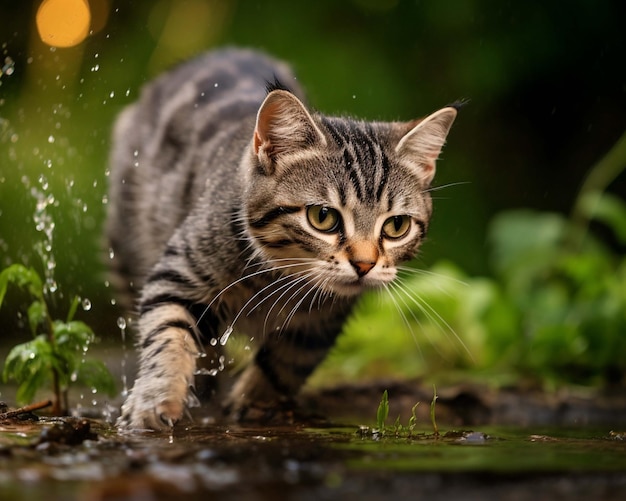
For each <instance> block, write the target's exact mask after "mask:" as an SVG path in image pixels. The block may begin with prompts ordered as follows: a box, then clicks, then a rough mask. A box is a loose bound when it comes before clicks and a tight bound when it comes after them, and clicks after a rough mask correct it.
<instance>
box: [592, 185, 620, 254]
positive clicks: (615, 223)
mask: <svg viewBox="0 0 626 501" xmlns="http://www.w3.org/2000/svg"><path fill="white" fill-rule="evenodd" d="M581 208H582V211H583V213H584V214H585V215H586V216H587V217H588V218H589V219H595V220H597V221H600V222H602V223H604V224H606V225H607V226H608V227H609V228H611V229H612V230H613V232H614V233H615V236H616V237H617V238H618V239H619V241H620V242H621V243H623V244H626V203H624V201H623V200H622V199H621V198H619V197H617V196H615V195H611V194H610V193H600V192H592V193H587V194H586V195H585V196H584V197H583V199H582V200H581Z"/></svg>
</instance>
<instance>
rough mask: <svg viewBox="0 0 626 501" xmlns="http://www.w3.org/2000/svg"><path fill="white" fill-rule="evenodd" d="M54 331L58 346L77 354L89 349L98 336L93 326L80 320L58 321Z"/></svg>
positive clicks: (62, 349)
mask: <svg viewBox="0 0 626 501" xmlns="http://www.w3.org/2000/svg"><path fill="white" fill-rule="evenodd" d="M52 331H53V336H54V341H55V343H56V345H57V347H58V348H59V349H60V350H61V351H63V352H68V353H71V352H73V353H75V354H76V355H79V354H82V353H84V352H85V351H87V349H88V348H89V345H90V344H91V343H92V342H93V341H94V340H95V337H96V336H95V334H94V332H93V330H91V327H89V326H88V325H87V324H86V323H84V322H81V321H80V320H74V321H72V322H60V321H56V322H54V325H53V329H52Z"/></svg>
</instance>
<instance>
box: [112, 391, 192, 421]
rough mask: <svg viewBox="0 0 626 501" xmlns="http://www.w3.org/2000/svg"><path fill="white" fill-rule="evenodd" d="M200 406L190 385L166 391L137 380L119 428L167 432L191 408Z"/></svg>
mask: <svg viewBox="0 0 626 501" xmlns="http://www.w3.org/2000/svg"><path fill="white" fill-rule="evenodd" d="M196 405H198V400H197V398H196V397H195V395H194V393H193V390H192V388H191V387H190V386H189V385H184V386H181V385H177V386H176V385H172V386H171V387H170V388H169V389H168V390H167V391H165V390H163V389H161V390H158V389H156V390H154V391H153V390H151V389H150V388H145V385H143V384H142V381H140V380H137V382H136V384H135V387H134V388H133V389H132V390H131V392H130V394H129V396H128V398H127V399H126V402H124V405H122V414H121V416H120V418H119V419H118V421H117V426H118V427H120V428H124V429H130V430H166V429H170V428H172V427H173V426H174V425H175V424H176V423H177V422H178V421H180V420H181V419H182V418H183V415H184V413H185V410H186V409H187V408H188V407H194V406H196Z"/></svg>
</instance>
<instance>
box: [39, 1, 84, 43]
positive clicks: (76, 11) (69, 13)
mask: <svg viewBox="0 0 626 501" xmlns="http://www.w3.org/2000/svg"><path fill="white" fill-rule="evenodd" d="M36 23H37V31H38V32H39V36H40V38H41V40H42V41H43V42H44V43H46V44H48V45H50V46H52V47H73V46H75V45H78V44H79V43H81V42H82V41H83V40H85V38H87V35H88V34H89V26H90V23H91V12H90V10H89V4H88V3H87V0H44V1H43V2H42V4H41V5H40V6H39V9H38V10H37V16H36Z"/></svg>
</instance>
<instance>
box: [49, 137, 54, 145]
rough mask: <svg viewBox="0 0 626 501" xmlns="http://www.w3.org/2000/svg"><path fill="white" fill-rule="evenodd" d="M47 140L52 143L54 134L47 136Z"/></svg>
mask: <svg viewBox="0 0 626 501" xmlns="http://www.w3.org/2000/svg"><path fill="white" fill-rule="evenodd" d="M48 142H49V143H50V144H52V143H54V136H53V135H50V136H48Z"/></svg>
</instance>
